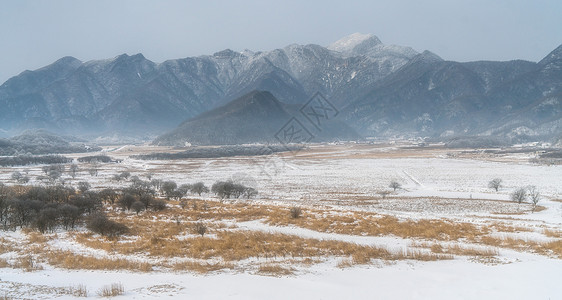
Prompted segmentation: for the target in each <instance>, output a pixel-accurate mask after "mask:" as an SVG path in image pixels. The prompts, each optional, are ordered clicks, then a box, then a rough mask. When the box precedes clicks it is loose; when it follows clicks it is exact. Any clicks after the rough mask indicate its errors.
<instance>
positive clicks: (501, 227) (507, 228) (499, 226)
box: [489, 222, 533, 232]
mask: <svg viewBox="0 0 562 300" xmlns="http://www.w3.org/2000/svg"><path fill="white" fill-rule="evenodd" d="M489 227H490V228H491V229H494V230H496V231H499V232H530V231H533V230H532V229H530V228H526V227H521V226H512V225H507V224H505V223H501V222H493V223H492V224H491V225H489Z"/></svg>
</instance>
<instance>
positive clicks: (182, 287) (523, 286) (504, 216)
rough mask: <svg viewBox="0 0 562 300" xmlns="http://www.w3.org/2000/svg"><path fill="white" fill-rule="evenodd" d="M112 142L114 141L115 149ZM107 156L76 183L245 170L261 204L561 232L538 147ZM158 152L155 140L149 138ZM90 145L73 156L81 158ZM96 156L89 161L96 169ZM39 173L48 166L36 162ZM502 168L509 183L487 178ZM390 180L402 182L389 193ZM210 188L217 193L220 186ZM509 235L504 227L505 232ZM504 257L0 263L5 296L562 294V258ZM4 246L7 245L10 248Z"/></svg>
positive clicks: (551, 177)
mask: <svg viewBox="0 0 562 300" xmlns="http://www.w3.org/2000/svg"><path fill="white" fill-rule="evenodd" d="M108 149H109V148H108ZM111 149H112V151H109V152H107V154H108V155H110V156H112V157H115V158H120V159H124V160H123V162H122V163H120V164H103V165H101V167H100V168H101V169H100V172H99V175H98V176H97V177H92V176H90V175H88V174H87V173H86V172H85V171H83V172H82V173H81V174H80V176H79V178H78V179H76V180H75V181H88V182H90V183H91V184H92V186H93V187H94V188H103V187H107V186H122V185H123V184H124V183H122V182H121V183H118V182H114V181H111V179H110V178H111V176H112V175H114V174H116V173H118V172H121V171H125V170H126V171H129V172H131V173H132V175H137V176H139V177H141V178H143V176H144V175H146V174H148V173H153V174H154V175H153V176H154V178H159V179H164V180H174V181H177V182H178V184H181V183H193V182H196V181H203V182H205V183H206V184H207V185H209V186H210V185H211V184H212V183H213V182H215V181H216V180H226V179H230V178H233V179H236V180H238V181H241V182H243V183H244V184H246V185H251V186H254V187H255V188H257V189H258V190H259V195H258V197H257V199H255V200H251V202H252V203H273V204H276V205H282V206H293V205H299V206H302V207H313V206H314V207H322V208H330V209H333V210H335V211H342V212H345V211H369V212H376V213H380V214H387V215H393V216H397V217H399V218H401V219H447V220H453V221H462V222H470V223H474V224H484V223H492V222H497V221H501V222H503V224H506V225H512V226H519V227H524V228H527V229H528V230H529V231H523V232H514V233H510V234H511V235H513V236H518V237H519V238H523V239H527V240H536V241H550V240H552V239H553V238H549V237H546V236H544V235H543V234H542V232H543V231H544V230H545V229H549V230H558V231H560V230H562V202H559V201H555V200H559V199H562V184H561V183H562V166H561V165H552V166H546V165H536V164H531V163H529V162H528V159H529V158H531V156H529V155H516V156H513V157H508V156H502V157H492V156H485V157H477V156H474V157H469V156H462V155H450V154H451V152H460V150H447V149H420V150H407V149H405V148H400V147H397V146H384V147H382V146H372V147H370V146H357V145H339V146H334V145H317V146H313V147H311V149H308V150H305V151H301V152H298V153H291V154H287V153H285V154H279V155H274V156H270V157H235V158H224V159H190V160H182V161H141V160H136V159H132V158H129V155H131V154H138V152H146V151H147V149H146V148H142V150H140V148H139V147H134V146H129V147H119V148H115V147H112V148H111ZM148 150H149V151H150V148H148ZM79 156H83V155H75V157H79ZM87 167H88V166H81V168H82V169H86V168H87ZM23 169H26V170H27V173H28V174H29V176H30V177H31V178H32V182H33V178H34V177H35V176H36V175H40V174H41V167H40V166H33V167H26V168H23ZM15 170H20V171H21V170H22V168H21V167H20V168H0V182H4V183H7V184H11V183H12V182H11V180H10V179H9V178H10V174H11V173H12V172H13V171H15ZM493 178H502V179H503V186H502V188H501V189H500V191H499V192H495V191H492V190H491V189H489V188H488V187H487V185H488V182H489V181H490V180H491V179H493ZM391 180H396V181H398V182H400V183H401V184H402V189H399V190H397V191H396V192H393V193H391V194H390V195H388V197H386V198H385V199H383V198H382V197H381V195H380V192H381V191H386V190H389V188H388V185H389V182H390V181H391ZM528 185H534V186H536V187H537V189H538V190H539V191H540V192H541V195H542V198H541V201H540V202H539V205H541V206H544V207H545V209H544V210H540V211H537V212H534V213H532V212H530V209H531V206H530V204H520V205H519V204H516V203H513V202H510V201H509V195H510V193H511V192H512V191H513V190H514V189H516V188H518V187H524V186H528ZM203 198H205V199H210V200H212V199H213V198H214V197H213V195H211V194H209V195H204V196H203ZM237 226H238V229H240V230H254V231H267V232H275V233H285V234H292V235H298V236H301V237H306V238H315V239H323V240H330V239H334V240H341V241H347V242H353V243H357V244H360V245H373V246H381V245H382V246H384V247H386V248H387V249H390V250H394V251H401V250H400V249H403V248H407V247H409V246H411V244H412V242H413V241H412V240H410V239H404V238H400V237H396V236H380V237H379V236H376V237H368V236H352V235H342V234H331V233H324V232H316V231H313V230H309V229H304V228H299V227H294V226H285V227H284V226H280V227H277V226H271V225H266V224H263V223H262V222H260V221H250V222H244V223H239V224H237ZM501 234H502V235H507V234H506V233H501ZM0 236H1V237H5V238H10V239H18V238H23V234H21V233H19V232H0ZM52 243H56V245H53V246H55V247H57V248H62V249H70V250H73V251H75V252H77V253H81V252H82V251H85V252H89V253H90V254H92V255H100V256H101V255H104V253H101V252H100V253H96V251H97V250H93V249H83V247H84V246H83V245H76V244H73V243H72V242H71V241H66V240H65V238H64V234H60V236H59V238H58V239H56V240H54V242H52ZM498 252H499V255H497V257H496V258H495V260H494V261H493V262H492V263H490V262H482V261H478V260H475V259H471V258H470V257H456V258H455V259H453V260H445V261H429V262H422V261H411V260H405V261H397V262H388V261H374V262H373V263H372V264H369V265H362V266H351V267H347V268H343V269H341V268H339V267H337V265H338V260H340V259H338V258H327V259H326V260H324V261H322V262H321V263H319V264H314V265H312V266H310V267H308V268H306V269H302V270H301V269H299V270H298V271H297V272H295V274H294V275H289V276H280V277H273V276H263V275H259V274H257V273H255V272H252V271H247V270H230V271H219V272H211V273H208V274H206V275H198V274H194V273H189V272H172V271H170V272H162V271H153V272H149V273H135V272H129V271H120V272H115V271H68V270H64V269H58V268H53V267H50V266H44V270H40V271H33V272H25V271H23V270H20V269H10V268H3V269H0V297H1V296H2V293H5V294H6V295H7V296H8V297H12V298H13V299H23V298H28V299H39V298H43V299H49V298H55V297H59V298H60V299H65V298H68V297H70V296H68V295H63V294H64V293H62V292H61V290H62V289H64V288H67V287H69V286H76V285H79V284H85V285H87V287H88V290H89V291H90V295H91V296H95V291H96V290H98V289H99V288H101V287H102V286H105V285H108V284H111V283H114V282H121V283H122V284H123V286H124V287H125V290H126V292H125V295H123V296H121V298H131V299H153V298H174V299H175V298H178V299H190V298H192V299H264V298H267V299H562V287H561V286H560V278H562V259H560V258H557V257H555V256H548V255H539V254H535V253H532V251H530V252H529V251H525V252H521V251H515V250H510V249H504V248H501V249H499V251H498ZM4 256H5V255H4Z"/></svg>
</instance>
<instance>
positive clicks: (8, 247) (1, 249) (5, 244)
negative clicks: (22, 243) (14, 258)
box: [0, 238, 17, 254]
mask: <svg viewBox="0 0 562 300" xmlns="http://www.w3.org/2000/svg"><path fill="white" fill-rule="evenodd" d="M13 244H14V243H13V242H12V241H10V240H7V239H5V238H0V254H2V253H8V252H12V251H16V250H17V248H16V247H15V246H14V245H13Z"/></svg>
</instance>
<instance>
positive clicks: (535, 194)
mask: <svg viewBox="0 0 562 300" xmlns="http://www.w3.org/2000/svg"><path fill="white" fill-rule="evenodd" d="M527 190H528V195H529V199H530V200H531V203H533V212H534V211H535V209H536V208H537V204H538V203H539V200H540V198H541V194H540V192H539V190H538V189H537V187H536V186H534V185H531V186H528V187H527Z"/></svg>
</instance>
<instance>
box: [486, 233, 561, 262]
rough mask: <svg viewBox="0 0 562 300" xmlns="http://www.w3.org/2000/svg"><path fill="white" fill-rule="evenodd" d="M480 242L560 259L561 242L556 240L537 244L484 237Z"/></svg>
mask: <svg viewBox="0 0 562 300" xmlns="http://www.w3.org/2000/svg"><path fill="white" fill-rule="evenodd" d="M481 242H482V243H484V244H486V245H491V246H496V247H503V248H510V249H514V250H519V251H531V252H535V253H537V254H542V255H554V256H557V257H559V258H562V240H556V241H552V242H546V243H538V242H535V241H525V240H522V239H514V238H509V237H507V238H495V237H489V236H485V237H482V238H481Z"/></svg>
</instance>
